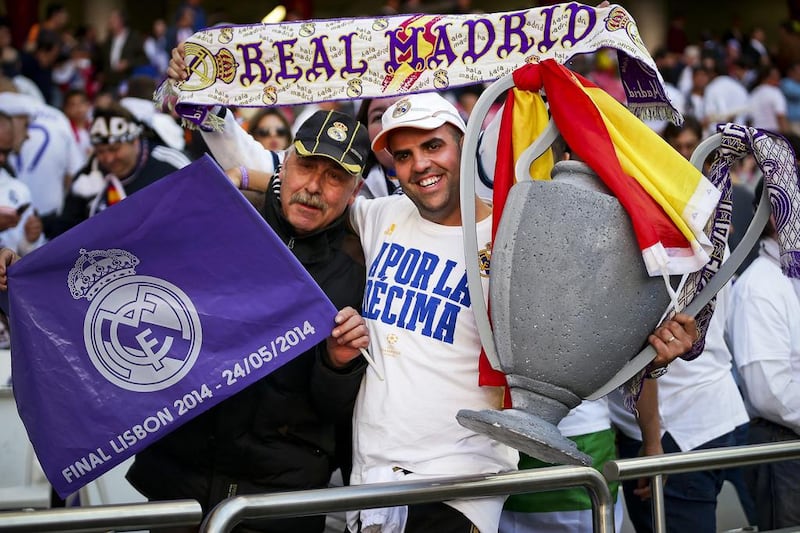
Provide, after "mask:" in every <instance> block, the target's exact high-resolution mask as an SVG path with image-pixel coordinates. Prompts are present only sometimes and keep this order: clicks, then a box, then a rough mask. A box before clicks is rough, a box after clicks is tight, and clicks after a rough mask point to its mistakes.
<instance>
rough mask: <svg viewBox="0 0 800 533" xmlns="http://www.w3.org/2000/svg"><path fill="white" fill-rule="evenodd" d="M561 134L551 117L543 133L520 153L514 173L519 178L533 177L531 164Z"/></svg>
mask: <svg viewBox="0 0 800 533" xmlns="http://www.w3.org/2000/svg"><path fill="white" fill-rule="evenodd" d="M560 136H561V134H560V133H559V132H558V128H557V127H556V123H555V121H554V120H553V119H552V118H551V119H550V121H549V122H548V123H547V127H546V128H545V129H544V131H543V132H542V133H541V135H539V136H538V137H537V138H536V139H535V140H534V141H533V143H532V144H531V145H530V146H528V147H527V148H526V149H525V151H524V152H522V153H521V154H520V156H519V159H517V164H516V165H515V166H514V175H515V176H516V177H517V178H518V179H523V178H524V179H533V178H532V177H531V164H532V163H533V162H534V161H536V160H537V159H538V158H539V156H541V155H542V154H543V153H545V151H547V149H548V148H550V146H551V145H552V144H553V143H554V142H556V140H557V139H558V138H559V137H560Z"/></svg>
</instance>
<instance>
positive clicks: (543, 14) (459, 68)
mask: <svg viewBox="0 0 800 533" xmlns="http://www.w3.org/2000/svg"><path fill="white" fill-rule="evenodd" d="M603 47H611V48H615V49H616V50H618V51H619V52H622V54H620V73H621V76H622V80H623V84H624V87H625V93H626V97H627V100H628V102H629V106H630V108H631V110H632V111H633V112H634V113H635V114H636V115H637V116H640V117H642V118H661V119H673V120H674V119H676V118H677V117H678V114H677V112H676V111H675V109H674V108H673V107H672V105H671V103H670V102H669V98H668V97H667V95H666V93H665V91H664V88H663V82H662V79H661V76H660V74H659V73H658V70H657V68H656V66H655V63H654V61H653V59H652V58H651V57H650V55H649V53H648V52H647V48H646V47H645V46H644V43H643V42H642V40H641V38H640V36H639V30H638V28H637V26H636V23H635V22H634V20H633V19H632V18H631V16H630V15H629V14H628V13H627V12H626V11H625V10H624V9H623V8H621V7H619V6H609V7H605V8H594V7H590V6H585V5H582V4H579V3H576V2H570V3H564V4H555V5H551V6H544V7H539V8H531V9H522V10H517V11H510V12H504V13H489V14H468V15H397V16H392V17H376V18H349V19H334V20H317V21H313V20H312V21H301V22H285V23H281V24H251V25H245V26H228V27H224V28H209V29H205V30H203V31H200V32H198V33H196V34H194V35H193V36H192V37H190V38H189V39H188V40H187V41H186V43H185V52H186V56H185V61H186V64H187V68H188V74H189V77H188V79H187V80H185V81H184V82H182V83H180V84H179V85H177V86H176V85H174V84H173V82H172V81H171V80H168V81H166V82H165V83H163V84H162V85H161V87H160V88H159V90H158V91H157V94H156V99H157V101H158V102H159V103H161V104H162V105H163V106H164V107H166V108H168V109H174V110H175V111H176V112H177V113H178V114H179V115H180V116H181V117H183V119H184V123H185V124H187V125H190V126H194V127H201V128H210V129H219V128H220V127H221V126H222V124H221V121H220V119H219V117H218V116H217V115H216V114H215V113H214V112H213V108H214V106H216V105H234V106H240V107H254V106H271V105H294V104H305V103H311V102H320V101H328V100H348V99H358V98H368V97H380V96H393V95H400V94H407V93H416V92H425V91H434V90H445V89H452V88H456V87H460V86H464V85H474V84H477V83H481V82H485V81H490V80H494V79H497V78H500V77H502V76H504V75H506V74H508V73H509V72H511V71H513V70H514V69H515V68H518V67H520V66H521V65H524V64H526V63H528V62H538V61H541V60H544V59H554V60H556V61H558V62H560V63H564V62H566V61H568V60H569V59H570V58H571V57H573V56H575V55H578V54H585V53H590V52H594V51H596V50H598V49H600V48H603Z"/></svg>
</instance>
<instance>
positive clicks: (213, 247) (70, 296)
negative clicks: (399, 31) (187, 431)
mask: <svg viewBox="0 0 800 533" xmlns="http://www.w3.org/2000/svg"><path fill="white" fill-rule="evenodd" d="M8 285H9V291H8V309H7V312H8V315H9V320H10V326H11V331H12V336H11V338H12V348H11V353H12V356H11V357H12V361H11V362H12V379H13V387H14V395H15V397H16V401H17V406H18V410H19V413H20V416H21V418H22V420H23V422H24V424H25V427H26V429H27V432H28V436H29V437H30V440H31V442H32V444H33V447H34V450H35V451H36V455H37V457H38V459H39V461H40V463H41V465H42V468H43V470H44V472H45V474H46V475H47V478H48V480H49V481H50V483H51V484H52V485H53V487H54V488H55V489H56V490H57V492H58V493H59V494H60V495H61V496H62V497H65V496H67V495H69V494H71V493H73V492H75V491H76V490H78V489H79V488H80V487H82V486H84V485H85V484H87V483H89V482H91V481H92V480H94V479H96V478H97V477H99V476H100V475H102V474H103V473H104V472H106V471H108V470H109V469H111V468H112V467H114V466H116V465H117V464H119V463H121V462H122V461H124V460H125V459H127V458H128V457H130V456H132V455H133V454H135V453H137V452H138V451H140V450H142V449H143V448H145V447H147V446H148V445H150V444H152V443H153V442H155V441H156V440H158V439H160V438H161V437H163V436H164V435H166V434H167V433H169V432H170V431H172V430H174V429H176V428H177V427H179V426H180V425H182V424H183V423H185V422H187V421H188V420H190V419H191V418H193V417H195V416H197V415H198V414H200V413H202V412H203V411H206V410H207V409H209V408H210V407H212V406H213V405H215V404H217V403H219V402H221V401H222V400H224V399H225V398H227V397H229V396H231V395H233V394H235V393H237V392H238V391H240V390H241V389H243V388H245V387H247V386H248V385H250V384H252V383H254V382H255V381H257V380H258V379H260V378H262V377H263V376H265V375H267V374H269V373H270V372H272V371H273V370H275V369H277V368H279V367H280V366H281V365H283V364H285V363H287V362H288V361H290V360H291V359H292V358H294V357H295V356H297V355H299V354H301V353H303V352H305V351H306V350H309V349H311V348H312V347H314V346H315V345H317V344H318V343H320V342H321V341H323V340H324V339H325V338H326V337H327V336H328V335H329V334H330V331H331V330H332V329H333V326H334V317H335V315H336V309H335V308H334V306H333V304H332V303H331V302H330V301H329V300H328V298H327V297H326V296H325V294H324V293H323V292H322V290H321V289H320V288H319V287H318V286H317V285H316V283H315V282H314V281H313V280H312V279H311V277H310V276H309V275H308V273H307V272H306V271H305V269H303V267H302V265H300V263H299V262H298V261H297V260H296V259H295V258H294V256H293V255H292V254H291V253H290V251H289V250H288V249H287V248H286V246H285V245H284V244H283V243H282V242H281V241H280V239H279V238H278V237H277V236H276V235H275V234H274V233H273V232H272V230H271V229H270V228H269V226H268V225H267V224H266V223H265V222H264V220H263V218H262V217H261V216H260V215H259V214H258V213H257V212H256V211H255V209H253V208H252V206H251V205H250V204H249V203H248V202H247V201H246V200H245V199H244V198H243V197H242V195H241V193H240V192H239V191H238V190H236V188H235V187H233V185H232V184H231V183H230V182H229V181H228V179H227V178H226V177H225V175H224V174H223V173H222V171H221V170H220V168H219V167H218V166H217V164H216V163H215V162H213V160H211V159H210V158H209V157H208V156H206V157H204V158H202V159H200V160H198V161H196V162H194V163H193V164H191V165H189V166H187V167H185V168H183V169H181V170H179V171H177V172H175V173H174V174H171V175H170V176H167V177H165V178H163V179H162V180H160V181H158V182H156V183H154V184H153V185H151V186H149V187H147V188H145V189H143V190H141V191H139V192H137V193H136V194H134V195H131V196H129V197H128V198H126V199H124V200H123V201H121V202H119V203H118V204H115V205H113V206H111V207H110V208H109V209H106V210H104V211H103V212H101V213H100V214H98V215H97V216H94V217H91V218H90V219H89V220H87V221H86V222H84V223H83V224H80V225H79V226H77V227H75V228H73V229H72V230H70V231H69V232H67V233H65V234H64V235H62V236H60V237H59V238H57V239H55V240H53V241H51V242H50V243H48V244H47V245H45V246H44V247H42V248H40V249H39V250H36V251H35V252H33V253H31V254H29V255H28V256H26V257H25V258H23V259H21V260H20V261H19V262H17V263H15V264H14V265H12V266H11V267H10V268H9V270H8Z"/></svg>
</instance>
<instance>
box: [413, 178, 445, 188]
mask: <svg viewBox="0 0 800 533" xmlns="http://www.w3.org/2000/svg"><path fill="white" fill-rule="evenodd" d="M440 179H442V177H441V176H433V177H431V178H425V179H424V180H420V182H419V185H420V187H428V186H430V185H433V184H435V183H439V180H440Z"/></svg>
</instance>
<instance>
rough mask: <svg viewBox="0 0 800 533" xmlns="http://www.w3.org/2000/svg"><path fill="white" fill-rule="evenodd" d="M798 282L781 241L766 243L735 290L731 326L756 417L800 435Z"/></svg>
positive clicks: (745, 390) (729, 323)
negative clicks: (788, 270)
mask: <svg viewBox="0 0 800 533" xmlns="http://www.w3.org/2000/svg"><path fill="white" fill-rule="evenodd" d="M793 281H795V282H796V280H791V279H789V278H788V277H786V276H784V275H783V272H781V268H780V263H779V260H778V243H777V241H775V240H773V239H766V240H764V241H762V247H761V250H760V252H759V256H758V257H757V258H756V259H755V260H754V261H753V263H752V264H751V265H750V266H749V267H748V268H747V270H745V271H744V273H743V274H742V275H741V276H740V277H739V279H738V280H737V281H736V284H735V285H734V286H733V299H732V309H731V313H730V316H729V318H728V327H729V330H730V338H731V341H732V347H733V354H734V357H735V359H736V368H737V369H738V370H739V374H740V375H741V378H742V390H743V391H744V394H745V398H746V400H747V407H748V410H750V413H751V415H752V416H754V417H761V418H766V419H767V420H771V421H773V422H776V423H778V424H781V425H783V426H786V427H788V428H790V429H792V430H794V431H795V432H796V433H798V434H800V297H799V296H798V293H797V289H796V287H795V286H794V284H793V283H792V282H793Z"/></svg>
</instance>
